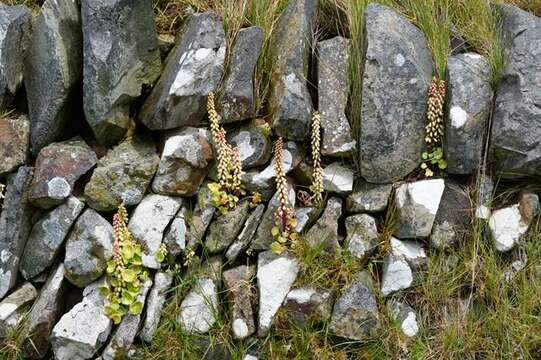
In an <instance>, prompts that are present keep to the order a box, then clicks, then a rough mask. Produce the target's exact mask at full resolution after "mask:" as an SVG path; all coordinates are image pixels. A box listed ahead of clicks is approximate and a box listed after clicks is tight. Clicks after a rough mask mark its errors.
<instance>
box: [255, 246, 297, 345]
mask: <svg viewBox="0 0 541 360" xmlns="http://www.w3.org/2000/svg"><path fill="white" fill-rule="evenodd" d="M298 272H299V263H298V262H297V260H296V259H295V258H293V257H292V256H290V255H288V254H285V255H276V254H275V253H274V252H272V251H265V252H262V253H260V254H259V256H258V260H257V287H258V289H259V317H258V319H259V321H258V330H257V335H258V336H260V337H262V336H265V335H266V334H267V332H268V331H269V329H270V327H271V325H272V320H273V318H274V315H275V314H276V312H277V311H278V309H279V308H280V306H281V305H282V302H283V301H284V299H285V297H286V295H287V294H288V293H289V289H290V288H291V285H292V284H293V282H294V281H295V279H296V278H297V274H298Z"/></svg>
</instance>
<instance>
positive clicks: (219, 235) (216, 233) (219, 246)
mask: <svg viewBox="0 0 541 360" xmlns="http://www.w3.org/2000/svg"><path fill="white" fill-rule="evenodd" d="M249 209H250V204H249V202H248V201H243V202H241V203H239V204H237V206H236V207H235V209H233V210H230V211H229V212H227V214H222V215H219V216H217V217H215V219H214V221H213V222H212V223H211V224H210V226H209V229H208V234H207V237H206V239H205V246H206V248H207V250H208V251H209V253H210V254H216V253H219V252H222V251H224V250H226V249H227V248H228V247H229V245H231V243H232V242H233V240H235V238H236V237H237V235H238V234H239V232H240V231H241V229H242V225H244V222H245V220H246V217H247V216H248V211H249Z"/></svg>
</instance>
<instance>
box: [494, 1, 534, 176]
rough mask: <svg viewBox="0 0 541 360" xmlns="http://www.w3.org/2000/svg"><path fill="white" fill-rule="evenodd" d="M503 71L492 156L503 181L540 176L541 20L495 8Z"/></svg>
mask: <svg viewBox="0 0 541 360" xmlns="http://www.w3.org/2000/svg"><path fill="white" fill-rule="evenodd" d="M499 10H500V12H501V15H502V40H503V48H504V60H505V67H504V70H503V74H502V79H501V82H500V84H499V85H498V90H497V91H496V103H495V107H494V117H493V120H492V136H491V151H492V158H493V161H494V162H495V168H496V170H497V171H498V172H499V173H502V175H504V176H516V175H539V174H541V143H540V142H539V137H540V136H541V79H540V74H541V18H539V17H537V16H535V15H533V14H531V13H528V12H526V11H524V10H521V9H519V8H518V7H515V6H512V5H499Z"/></svg>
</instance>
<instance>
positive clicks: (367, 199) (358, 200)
mask: <svg viewBox="0 0 541 360" xmlns="http://www.w3.org/2000/svg"><path fill="white" fill-rule="evenodd" d="M392 190H393V186H392V185H391V184H383V185H379V184H370V183H367V182H364V183H362V184H361V185H360V186H359V187H358V188H357V189H355V190H354V191H353V193H351V194H350V195H349V196H348V197H347V199H346V209H347V211H349V212H352V213H359V212H368V213H373V212H380V211H383V210H385V209H386V208H387V204H388V203H389V196H391V191H392Z"/></svg>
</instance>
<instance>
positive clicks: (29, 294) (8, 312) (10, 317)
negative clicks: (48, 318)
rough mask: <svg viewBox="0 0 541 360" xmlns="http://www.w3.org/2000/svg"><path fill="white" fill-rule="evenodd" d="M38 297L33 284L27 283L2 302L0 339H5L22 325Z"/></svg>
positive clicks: (0, 309) (0, 303)
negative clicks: (10, 331)
mask: <svg viewBox="0 0 541 360" xmlns="http://www.w3.org/2000/svg"><path fill="white" fill-rule="evenodd" d="M37 296H38V291H37V290H36V288H35V287H34V286H33V285H32V284H31V283H25V284H23V285H22V286H21V287H20V288H18V289H17V290H15V291H14V292H13V293H12V294H10V295H9V296H8V297H6V298H5V299H4V300H2V302H0V338H3V337H5V336H6V335H7V332H8V331H9V329H10V328H13V327H15V326H17V325H18V324H20V321H21V320H22V318H23V317H24V315H25V314H26V312H27V311H28V307H29V306H30V305H31V304H32V302H33V301H34V299H35V298H36V297H37Z"/></svg>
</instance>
